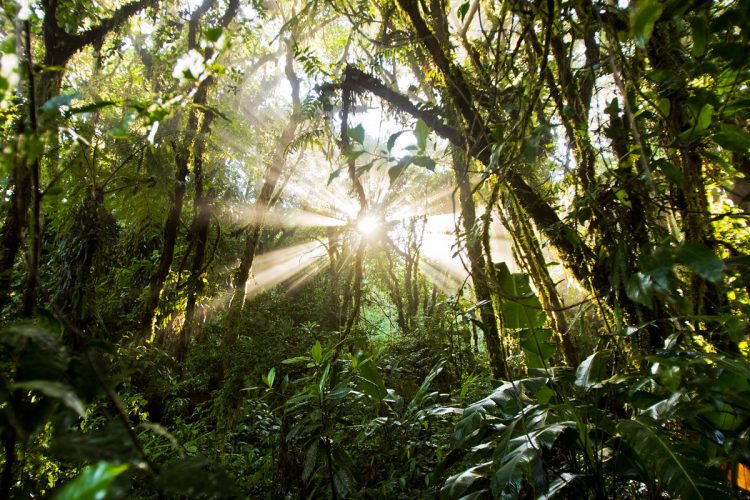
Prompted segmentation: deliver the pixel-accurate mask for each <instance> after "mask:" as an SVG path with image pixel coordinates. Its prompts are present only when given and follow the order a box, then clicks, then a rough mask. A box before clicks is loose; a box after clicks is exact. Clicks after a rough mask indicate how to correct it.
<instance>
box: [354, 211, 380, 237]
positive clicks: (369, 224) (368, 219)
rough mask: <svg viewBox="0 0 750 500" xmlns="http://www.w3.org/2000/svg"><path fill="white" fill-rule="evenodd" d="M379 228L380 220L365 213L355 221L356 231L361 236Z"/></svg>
mask: <svg viewBox="0 0 750 500" xmlns="http://www.w3.org/2000/svg"><path fill="white" fill-rule="evenodd" d="M379 228H380V221H379V220H378V219H377V218H376V217H373V216H372V215H365V216H364V217H362V218H361V219H359V221H357V232H358V233H359V234H361V235H362V236H370V235H372V234H373V233H375V232H376V231H377V230H378V229H379Z"/></svg>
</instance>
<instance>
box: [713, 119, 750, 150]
mask: <svg viewBox="0 0 750 500" xmlns="http://www.w3.org/2000/svg"><path fill="white" fill-rule="evenodd" d="M714 140H715V141H716V143H717V144H718V145H719V146H721V147H722V148H724V149H728V150H729V151H732V152H734V153H740V154H745V155H747V154H750V134H748V133H747V131H745V129H743V128H742V127H739V126H737V125H732V124H728V123H722V124H721V125H719V131H718V132H717V133H716V134H715V135H714Z"/></svg>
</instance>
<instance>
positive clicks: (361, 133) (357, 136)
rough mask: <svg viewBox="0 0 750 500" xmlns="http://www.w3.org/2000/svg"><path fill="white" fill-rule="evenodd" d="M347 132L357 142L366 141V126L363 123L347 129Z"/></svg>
mask: <svg viewBox="0 0 750 500" xmlns="http://www.w3.org/2000/svg"><path fill="white" fill-rule="evenodd" d="M346 134H347V135H348V136H349V138H350V139H351V140H353V141H354V142H356V143H357V144H363V143H364V142H365V128H364V127H363V126H362V125H361V124H360V125H357V126H356V127H354V128H348V129H346Z"/></svg>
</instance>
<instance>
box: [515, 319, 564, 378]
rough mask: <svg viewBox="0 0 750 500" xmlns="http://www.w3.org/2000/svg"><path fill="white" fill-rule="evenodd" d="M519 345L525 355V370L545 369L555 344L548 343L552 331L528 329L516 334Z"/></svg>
mask: <svg viewBox="0 0 750 500" xmlns="http://www.w3.org/2000/svg"><path fill="white" fill-rule="evenodd" d="M518 336H519V343H520V345H521V348H522V349H523V351H524V354H525V355H526V367H527V368H546V367H548V366H549V359H550V358H551V357H552V355H553V354H555V351H556V350H557V344H555V343H554V342H550V339H551V338H552V330H550V329H549V328H530V329H525V330H521V331H520V332H518Z"/></svg>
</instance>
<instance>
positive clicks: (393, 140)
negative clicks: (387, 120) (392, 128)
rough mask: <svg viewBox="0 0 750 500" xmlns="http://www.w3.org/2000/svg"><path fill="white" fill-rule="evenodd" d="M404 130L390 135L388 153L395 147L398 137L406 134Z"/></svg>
mask: <svg viewBox="0 0 750 500" xmlns="http://www.w3.org/2000/svg"><path fill="white" fill-rule="evenodd" d="M406 132H407V131H406V130H402V131H400V132H396V133H395V134H391V136H390V137H389V138H388V144H387V146H388V152H389V153H390V152H391V151H392V150H393V146H395V145H396V141H397V140H398V138H399V137H401V135H402V134H404V133H406Z"/></svg>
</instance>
